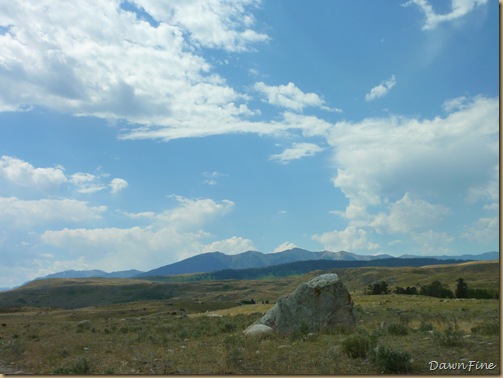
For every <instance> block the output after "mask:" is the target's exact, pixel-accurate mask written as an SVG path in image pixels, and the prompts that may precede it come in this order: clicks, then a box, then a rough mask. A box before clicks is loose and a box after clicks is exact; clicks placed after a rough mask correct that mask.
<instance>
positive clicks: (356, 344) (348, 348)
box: [342, 334, 371, 358]
mask: <svg viewBox="0 0 503 378" xmlns="http://www.w3.org/2000/svg"><path fill="white" fill-rule="evenodd" d="M370 344H371V340H370V338H369V337H368V336H364V335H358V334H357V335H352V336H349V337H348V338H346V339H344V341H343V342H342V351H343V352H344V353H345V354H346V355H347V356H348V357H350V358H365V357H367V353H368V352H369V349H370Z"/></svg>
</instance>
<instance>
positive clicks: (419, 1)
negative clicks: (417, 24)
mask: <svg viewBox="0 0 503 378" xmlns="http://www.w3.org/2000/svg"><path fill="white" fill-rule="evenodd" d="M486 3H487V0H451V11H450V12H449V13H446V14H438V13H436V12H435V10H434V9H433V6H432V5H431V4H430V3H429V2H428V1H427V0H409V1H407V2H406V3H404V4H403V6H409V5H416V6H417V7H418V8H419V9H420V11H421V12H422V13H423V14H424V15H425V17H426V21H425V23H424V25H423V30H433V29H435V28H436V27H437V26H438V25H439V24H441V23H445V22H449V21H453V20H456V19H458V18H461V17H464V16H466V15H467V14H469V13H470V12H472V11H474V10H475V9H476V8H477V7H480V6H482V5H484V4H486Z"/></svg>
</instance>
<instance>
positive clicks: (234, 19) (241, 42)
mask: <svg viewBox="0 0 503 378" xmlns="http://www.w3.org/2000/svg"><path fill="white" fill-rule="evenodd" d="M135 3H136V4H138V5H141V6H142V7H143V8H144V9H145V10H146V11H147V12H149V13H151V14H152V16H153V17H154V18H156V19H157V20H159V21H160V22H166V23H173V24H174V25H179V26H181V27H182V29H183V30H185V31H187V32H188V33H189V34H190V38H191V40H192V42H193V43H195V44H196V45H200V46H204V47H211V48H222V49H225V50H228V51H246V50H248V49H249V46H250V45H251V44H254V43H257V42H265V41H267V40H268V39H269V37H268V36H267V35H266V34H262V33H258V32H256V31H255V30H253V29H251V28H250V27H251V26H253V25H254V23H255V19H254V18H253V16H252V14H251V13H250V12H249V10H248V9H249V8H254V7H256V6H258V3H259V2H258V1H257V0H238V1H233V2H228V1H221V0H210V1H181V2H166V3H160V2H158V1H153V0H135Z"/></svg>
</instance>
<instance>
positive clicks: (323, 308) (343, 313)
mask: <svg viewBox="0 0 503 378" xmlns="http://www.w3.org/2000/svg"><path fill="white" fill-rule="evenodd" d="M260 324H262V325H265V326H267V327H270V328H272V330H274V332H278V333H282V334H286V333H291V332H294V331H295V330H299V329H300V327H302V329H303V330H305V331H308V332H317V331H320V330H324V329H325V330H326V329H330V328H334V327H338V326H342V327H345V328H347V327H350V328H353V327H355V326H356V318H355V316H354V314H353V300H352V299H351V296H350V295H349V292H348V290H347V289H346V287H345V286H344V284H343V283H342V281H341V280H340V279H339V277H338V276H337V274H334V273H329V274H322V275H321V276H318V277H315V278H313V279H312V280H310V281H308V282H305V283H302V284H300V285H299V286H298V287H297V288H296V289H295V290H294V291H293V292H292V293H290V294H289V295H287V296H285V297H282V298H279V299H278V301H277V302H276V304H275V305H274V306H273V307H272V308H271V309H270V310H269V311H267V312H266V313H265V314H264V316H263V317H262V318H260V319H259V320H257V321H256V322H255V323H254V324H252V325H251V326H250V327H248V328H247V330H245V335H252V334H253V332H249V331H251V330H253V329H256V328H257V325H260ZM306 327H307V328H306Z"/></svg>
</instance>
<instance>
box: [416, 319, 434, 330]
mask: <svg viewBox="0 0 503 378" xmlns="http://www.w3.org/2000/svg"><path fill="white" fill-rule="evenodd" d="M418 331H419V332H429V331H433V324H431V323H427V322H425V321H422V322H421V324H420V325H419V328H418Z"/></svg>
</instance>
